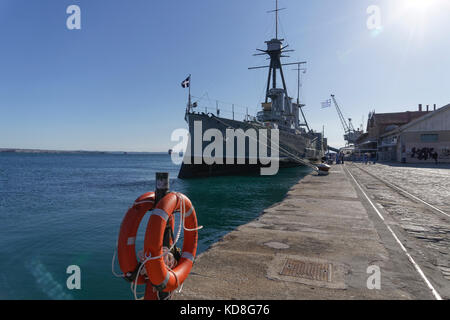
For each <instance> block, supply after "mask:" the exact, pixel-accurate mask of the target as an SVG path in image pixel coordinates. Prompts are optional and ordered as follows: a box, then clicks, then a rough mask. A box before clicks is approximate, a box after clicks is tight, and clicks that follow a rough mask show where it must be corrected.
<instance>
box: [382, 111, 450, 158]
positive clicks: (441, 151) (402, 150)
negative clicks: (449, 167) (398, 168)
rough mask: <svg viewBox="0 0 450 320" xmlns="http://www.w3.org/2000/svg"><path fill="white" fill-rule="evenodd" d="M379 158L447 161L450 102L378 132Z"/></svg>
mask: <svg viewBox="0 0 450 320" xmlns="http://www.w3.org/2000/svg"><path fill="white" fill-rule="evenodd" d="M378 160H379V161H398V162H403V163H427V162H428V163H434V162H439V163H450V104H449V105H446V106H445V107H442V108H440V109H437V110H435V111H433V112H429V113H427V114H425V115H424V116H422V117H420V118H417V119H415V120H413V121H411V122H409V123H407V124H405V125H403V126H399V127H397V128H395V129H393V130H391V131H389V132H387V133H385V134H383V135H381V137H380V139H379V143H378Z"/></svg>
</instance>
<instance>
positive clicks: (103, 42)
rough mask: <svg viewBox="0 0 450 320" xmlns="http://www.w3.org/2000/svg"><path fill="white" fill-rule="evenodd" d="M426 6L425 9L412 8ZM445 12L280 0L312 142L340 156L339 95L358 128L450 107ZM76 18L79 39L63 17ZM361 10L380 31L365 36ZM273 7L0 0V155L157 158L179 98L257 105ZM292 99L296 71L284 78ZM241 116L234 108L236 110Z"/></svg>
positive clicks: (381, 1) (231, 0) (361, 1)
mask: <svg viewBox="0 0 450 320" xmlns="http://www.w3.org/2000/svg"><path fill="white" fill-rule="evenodd" d="M424 1H425V2H426V1H428V2H429V3H430V4H428V5H425V4H423V2H424ZM449 2H450V1H449V0H372V1H366V0H340V1H335V0H317V1H306V0H304V1H300V0H280V6H281V7H287V10H284V11H282V12H281V13H280V15H281V24H280V29H281V32H280V33H281V36H283V37H285V39H286V41H287V43H289V44H290V46H291V48H293V49H295V50H296V51H295V52H293V53H291V58H289V59H286V60H285V62H293V61H297V60H302V61H303V60H307V61H308V65H307V69H308V70H307V73H306V74H305V75H304V76H303V81H304V84H303V88H302V96H303V99H304V102H305V103H306V104H307V108H306V109H305V113H306V115H307V117H308V120H309V122H310V124H311V126H312V127H313V128H314V129H316V130H317V131H321V130H322V126H323V125H324V126H325V133H326V135H327V136H328V137H329V141H330V144H331V145H334V146H341V145H343V143H344V142H343V138H342V135H343V129H342V127H341V125H340V122H339V120H338V117H337V114H336V111H335V110H334V109H332V108H330V109H321V108H320V103H321V102H322V101H324V100H326V99H328V98H329V95H330V94H331V93H334V94H336V97H337V99H338V101H339V102H340V104H341V107H342V109H343V112H344V115H345V116H346V117H351V118H353V121H354V124H355V126H359V125H360V124H361V121H362V118H363V117H364V121H366V120H367V114H368V113H369V111H372V110H376V112H380V113H381V112H392V111H406V110H416V109H417V105H418V104H419V103H422V104H424V105H426V104H430V105H432V104H435V103H436V104H437V105H438V106H443V105H445V104H447V103H450V97H449V88H450V74H449V73H450V72H449V70H450V59H449V58H448V57H450V38H449V37H448V33H449V31H450V20H449V19H448V16H449V13H450V4H449ZM72 4H76V5H79V6H80V8H81V20H82V22H81V23H82V29H81V30H68V29H67V28H66V19H67V17H68V16H69V15H68V14H66V8H67V7H68V6H69V5H72ZM370 5H377V6H378V7H379V8H380V13H381V25H382V31H381V32H379V33H378V34H377V35H375V34H374V33H373V32H372V31H370V30H369V29H368V28H367V25H366V22H367V19H368V18H369V14H368V13H367V12H366V10H367V8H368V7H369V6H370ZM273 7H274V1H272V0H244V1H243V0H240V1H238V0H227V1H224V0H222V1H218V0H195V1H194V0H193V1H181V0H172V1H155V0H151V1H150V0H133V1H124V0H114V1H110V0H95V1H92V0H89V1H88V0H83V1H80V0H78V1H77V0H39V1H28V0H0V41H1V50H0V147H15V148H42V149H65V150H73V149H84V150H123V151H166V150H167V149H168V148H170V147H172V146H174V145H175V144H176V143H174V142H171V141H170V135H171V132H172V131H173V130H174V129H177V128H186V124H185V122H184V119H183V118H184V108H185V105H186V98H187V91H186V90H184V89H182V88H181V86H180V82H181V81H182V80H184V78H185V77H186V75H187V74H189V73H191V74H192V94H193V95H194V96H197V97H204V98H205V97H209V98H210V101H208V100H207V99H206V100H202V101H200V106H202V107H204V106H210V107H212V106H214V105H215V103H214V102H213V100H215V99H217V100H220V101H226V102H229V103H235V104H236V105H239V106H247V107H248V108H249V110H250V112H255V111H256V110H257V108H258V104H259V103H260V102H262V99H263V92H264V86H265V81H266V71H265V70H255V71H249V70H247V68H248V67H250V66H257V65H261V64H265V63H266V61H265V59H264V58H263V57H253V56H252V54H253V53H255V52H256V48H264V41H265V40H269V38H271V37H273V35H274V17H273V15H271V14H267V13H266V11H268V10H271V9H273ZM285 74H286V77H287V83H288V89H289V93H290V95H291V96H294V97H295V96H296V72H295V71H293V70H292V68H290V67H286V69H285ZM237 110H240V111H242V112H245V108H243V107H242V108H241V109H237Z"/></svg>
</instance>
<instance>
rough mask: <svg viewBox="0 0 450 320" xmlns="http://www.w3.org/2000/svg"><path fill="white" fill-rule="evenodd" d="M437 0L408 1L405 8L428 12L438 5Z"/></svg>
mask: <svg viewBox="0 0 450 320" xmlns="http://www.w3.org/2000/svg"><path fill="white" fill-rule="evenodd" d="M436 2H437V1H436V0H406V3H405V7H406V8H407V9H412V10H418V11H422V10H428V9H429V8H430V7H432V6H434V5H436Z"/></svg>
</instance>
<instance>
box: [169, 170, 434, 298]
mask: <svg viewBox="0 0 450 320" xmlns="http://www.w3.org/2000/svg"><path fill="white" fill-rule="evenodd" d="M378 210H380V211H381V212H382V213H383V214H386V212H384V211H383V208H381V207H380V208H378ZM389 224H391V222H390V221H388V219H386V221H383V220H382V219H380V215H379V213H377V212H376V210H375V209H374V207H373V206H372V204H371V203H370V202H369V201H368V200H367V197H366V196H365V195H364V194H363V193H362V192H361V189H360V188H359V187H358V185H357V184H356V183H355V181H354V180H353V179H352V177H351V175H350V173H349V171H348V169H347V168H346V166H343V165H337V166H333V167H332V169H331V171H330V174H329V175H328V176H318V175H317V174H316V173H313V174H311V175H309V176H307V177H305V178H303V179H302V180H300V181H299V183H298V184H297V185H295V186H294V187H293V188H292V189H291V190H290V191H289V193H288V194H287V196H286V198H285V199H284V200H283V201H281V202H280V203H277V204H275V205H273V206H272V207H270V208H268V209H266V210H264V212H262V214H261V216H260V217H259V218H258V219H256V220H254V221H252V222H250V223H248V224H246V225H243V226H240V227H239V228H237V229H236V230H234V231H233V232H231V233H229V234H227V235H226V236H224V237H223V238H222V239H221V240H220V241H219V242H218V243H216V244H215V245H213V246H212V247H211V248H209V249H208V250H207V251H206V252H204V253H202V254H201V255H199V256H198V257H197V259H196V262H195V264H194V267H193V269H192V272H191V274H190V276H189V278H188V279H187V280H186V282H185V284H184V287H183V290H182V292H181V293H179V294H177V295H175V297H174V298H175V299H192V300H203V299H218V300H225V299H226V300H228V299H238V300H244V299H246V300H254V299H258V300H308V299H333V300H341V299H435V296H434V295H433V293H432V290H431V289H430V287H429V286H428V285H427V284H426V281H424V279H423V277H421V276H420V274H419V272H418V271H417V268H416V267H415V266H414V265H413V263H411V261H410V259H409V258H408V257H407V255H406V254H405V252H404V250H403V249H402V247H401V246H400V245H399V243H398V241H397V240H398V239H399V240H400V241H402V240H403V236H402V235H400V236H399V237H398V239H396V238H395V237H394V236H393V235H392V233H391V232H390V231H389V229H388V227H387V226H388V225H389ZM394 224H395V223H394ZM391 230H394V231H395V230H396V229H395V228H394V227H392V229H391ZM378 271H379V272H378ZM378 275H379V277H378ZM378 280H379V281H378Z"/></svg>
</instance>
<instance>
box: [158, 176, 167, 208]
mask: <svg viewBox="0 0 450 320" xmlns="http://www.w3.org/2000/svg"><path fill="white" fill-rule="evenodd" d="M167 193H169V173H168V172H157V173H156V190H155V202H156V203H158V202H159V200H161V199H162V198H164V196H165V195H166V194H167Z"/></svg>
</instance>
